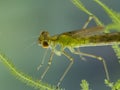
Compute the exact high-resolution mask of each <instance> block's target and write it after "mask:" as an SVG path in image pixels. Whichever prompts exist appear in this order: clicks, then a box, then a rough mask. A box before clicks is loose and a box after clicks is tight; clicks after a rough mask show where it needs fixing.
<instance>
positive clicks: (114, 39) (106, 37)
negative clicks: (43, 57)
mask: <svg viewBox="0 0 120 90" xmlns="http://www.w3.org/2000/svg"><path fill="white" fill-rule="evenodd" d="M90 20H91V18H89V19H88V21H90ZM87 24H88V23H86V24H85V25H84V27H83V29H81V30H73V31H70V32H64V33H61V34H57V35H53V36H50V34H49V32H47V31H43V32H42V33H41V34H40V36H39V38H38V43H39V45H41V46H42V47H43V48H50V49H51V55H50V59H49V61H48V66H47V67H46V69H45V71H44V72H43V74H42V76H41V80H42V79H43V77H44V76H45V74H46V73H47V71H48V69H49V67H50V65H51V62H52V59H53V55H54V54H56V55H59V56H60V55H62V54H63V55H65V56H66V57H67V58H68V59H69V60H70V63H69V65H68V67H67V68H66V70H65V72H64V73H63V75H62V76H61V78H60V79H59V81H58V84H57V86H59V85H60V83H61V82H62V81H63V79H64V77H65V76H66V74H67V72H68V71H69V70H70V68H71V66H72V64H73V62H74V59H73V58H72V57H71V56H70V55H69V54H68V53H67V52H66V51H65V48H67V49H69V50H70V51H71V52H72V53H73V54H77V55H82V56H87V57H92V58H95V59H97V60H99V61H101V62H102V63H103V66H104V70H105V74H106V79H107V80H109V81H110V78H109V73H108V68H107V64H106V62H105V60H104V58H102V57H100V56H95V55H92V54H87V53H83V52H80V51H78V50H76V48H78V49H79V47H90V46H105V45H114V44H120V32H114V33H104V26H99V25H98V26H95V27H91V28H86V27H87ZM58 45H59V46H60V49H59V50H57V49H56V47H57V46H58ZM40 66H41V65H40ZM40 66H39V67H40ZM39 67H38V68H39Z"/></svg>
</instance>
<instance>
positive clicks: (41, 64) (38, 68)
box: [37, 49, 48, 70]
mask: <svg viewBox="0 0 120 90" xmlns="http://www.w3.org/2000/svg"><path fill="white" fill-rule="evenodd" d="M47 52H48V49H47V50H46V51H45V54H44V56H43V58H42V61H41V63H40V65H39V66H38V67H37V70H40V68H41V67H42V66H43V64H44V61H45V57H46V55H47Z"/></svg>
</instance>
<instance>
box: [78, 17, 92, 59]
mask: <svg viewBox="0 0 120 90" xmlns="http://www.w3.org/2000/svg"><path fill="white" fill-rule="evenodd" d="M92 19H93V15H90V16H89V18H88V19H87V21H86V22H85V24H84V26H83V27H82V29H84V30H85V29H86V28H87V26H88V24H89V23H90V21H91V20H92ZM77 51H78V52H80V48H77ZM79 56H80V58H81V59H82V60H85V58H84V57H83V56H82V55H79Z"/></svg>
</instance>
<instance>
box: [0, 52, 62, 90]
mask: <svg viewBox="0 0 120 90" xmlns="http://www.w3.org/2000/svg"><path fill="white" fill-rule="evenodd" d="M0 60H1V61H2V62H3V63H4V64H5V65H6V67H8V69H9V70H10V71H11V72H12V74H13V75H15V76H16V77H17V78H18V79H19V80H21V81H22V82H24V83H26V84H27V85H30V86H32V87H34V88H36V89H39V90H55V89H56V87H55V86H52V85H50V84H47V83H43V82H42V81H38V80H34V79H33V78H32V77H30V76H28V75H26V74H24V73H23V72H21V71H19V70H18V69H16V67H15V66H14V65H13V64H12V62H10V60H9V59H8V58H7V57H6V56H5V55H4V54H2V53H0ZM57 90H62V89H60V88H58V89H57Z"/></svg>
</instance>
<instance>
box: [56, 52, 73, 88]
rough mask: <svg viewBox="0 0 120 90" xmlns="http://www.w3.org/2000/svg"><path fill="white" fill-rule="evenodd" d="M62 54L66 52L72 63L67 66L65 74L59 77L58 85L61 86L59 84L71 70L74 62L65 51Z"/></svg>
mask: <svg viewBox="0 0 120 90" xmlns="http://www.w3.org/2000/svg"><path fill="white" fill-rule="evenodd" d="M62 54H64V55H65V56H66V57H67V58H68V59H69V60H70V63H69V65H68V67H67V68H66V70H65V71H64V73H63V75H62V76H61V78H60V79H59V82H58V84H57V87H59V85H60V84H61V82H62V81H63V79H64V77H65V76H66V74H67V73H68V71H69V70H70V68H71V66H72V64H73V61H74V60H73V58H72V57H71V56H70V55H69V54H67V53H66V52H65V51H63V52H62Z"/></svg>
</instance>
